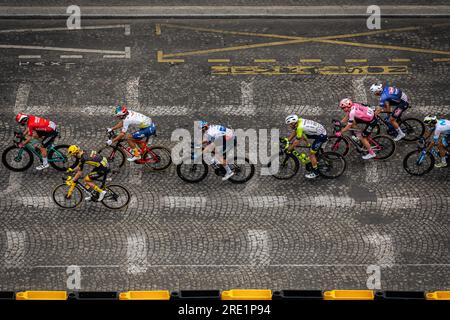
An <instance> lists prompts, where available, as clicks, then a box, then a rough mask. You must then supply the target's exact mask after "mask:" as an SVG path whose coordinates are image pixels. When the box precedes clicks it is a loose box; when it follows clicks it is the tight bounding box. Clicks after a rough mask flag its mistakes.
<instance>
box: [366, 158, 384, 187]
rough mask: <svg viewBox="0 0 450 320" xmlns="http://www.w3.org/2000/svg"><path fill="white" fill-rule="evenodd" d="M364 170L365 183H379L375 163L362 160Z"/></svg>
mask: <svg viewBox="0 0 450 320" xmlns="http://www.w3.org/2000/svg"><path fill="white" fill-rule="evenodd" d="M364 161H366V162H365V163H364V169H365V170H366V175H365V180H366V183H371V184H372V183H378V181H380V177H379V174H378V166H377V164H376V163H373V161H370V160H364Z"/></svg>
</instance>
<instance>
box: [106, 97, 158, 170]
mask: <svg viewBox="0 0 450 320" xmlns="http://www.w3.org/2000/svg"><path fill="white" fill-rule="evenodd" d="M115 116H116V117H118V118H119V119H121V121H120V122H119V123H117V124H116V125H115V126H114V127H112V128H108V132H111V131H113V130H117V129H120V128H121V129H122V130H121V131H120V133H119V134H118V135H117V136H116V137H115V138H114V139H112V140H108V141H107V142H106V143H107V144H108V145H111V144H112V143H114V142H116V141H119V140H120V139H122V138H123V137H124V136H125V138H126V139H127V142H128V144H129V146H130V147H131V148H132V149H133V157H131V158H128V159H127V160H128V161H136V160H139V159H141V152H140V150H139V149H138V147H137V144H139V145H141V147H142V146H143V145H145V143H146V142H145V140H143V139H144V138H148V137H150V136H152V135H154V134H155V133H156V127H155V124H154V123H153V122H152V119H151V118H150V117H147V116H146V115H143V114H142V113H139V112H135V111H131V110H128V109H127V107H126V106H124V105H123V106H117V107H116V109H115ZM129 127H135V128H137V131H135V132H134V133H133V134H129V133H127V131H128V128H129Z"/></svg>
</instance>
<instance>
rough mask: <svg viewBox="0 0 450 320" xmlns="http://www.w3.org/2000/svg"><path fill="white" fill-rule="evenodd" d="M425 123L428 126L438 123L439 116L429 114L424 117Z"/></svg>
mask: <svg viewBox="0 0 450 320" xmlns="http://www.w3.org/2000/svg"><path fill="white" fill-rule="evenodd" d="M423 123H425V124H426V125H427V126H431V125H435V124H436V123H437V117H436V116H433V115H427V116H426V117H425V118H424V119H423Z"/></svg>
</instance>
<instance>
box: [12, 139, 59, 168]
mask: <svg viewBox="0 0 450 320" xmlns="http://www.w3.org/2000/svg"><path fill="white" fill-rule="evenodd" d="M14 135H15V138H16V140H15V141H14V143H15V144H16V145H18V144H19V143H20V142H22V141H24V140H25V137H24V135H23V133H22V132H14ZM40 143H41V141H39V140H37V139H32V140H30V142H28V143H27V144H26V145H25V146H24V147H23V148H21V149H20V150H19V153H18V155H17V157H22V154H23V152H24V151H23V149H24V148H26V149H27V150H29V151H30V152H31V153H32V154H33V155H35V156H36V157H37V158H38V159H39V160H41V161H42V154H41V152H40V150H39V149H37V148H35V147H34V145H35V144H40ZM46 149H47V152H48V153H49V152H50V151H52V150H53V152H54V154H57V155H58V158H51V159H48V162H59V161H64V159H65V158H64V156H63V155H62V154H61V153H60V152H59V151H58V150H56V149H55V148H54V144H53V143H52V144H50V145H49V146H47V148H46Z"/></svg>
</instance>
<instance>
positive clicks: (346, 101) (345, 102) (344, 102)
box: [339, 98, 353, 109]
mask: <svg viewBox="0 0 450 320" xmlns="http://www.w3.org/2000/svg"><path fill="white" fill-rule="evenodd" d="M352 105H353V101H352V100H350V99H348V98H345V99H342V100H341V101H340V102H339V107H341V108H342V109H348V108H351V107H352Z"/></svg>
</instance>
